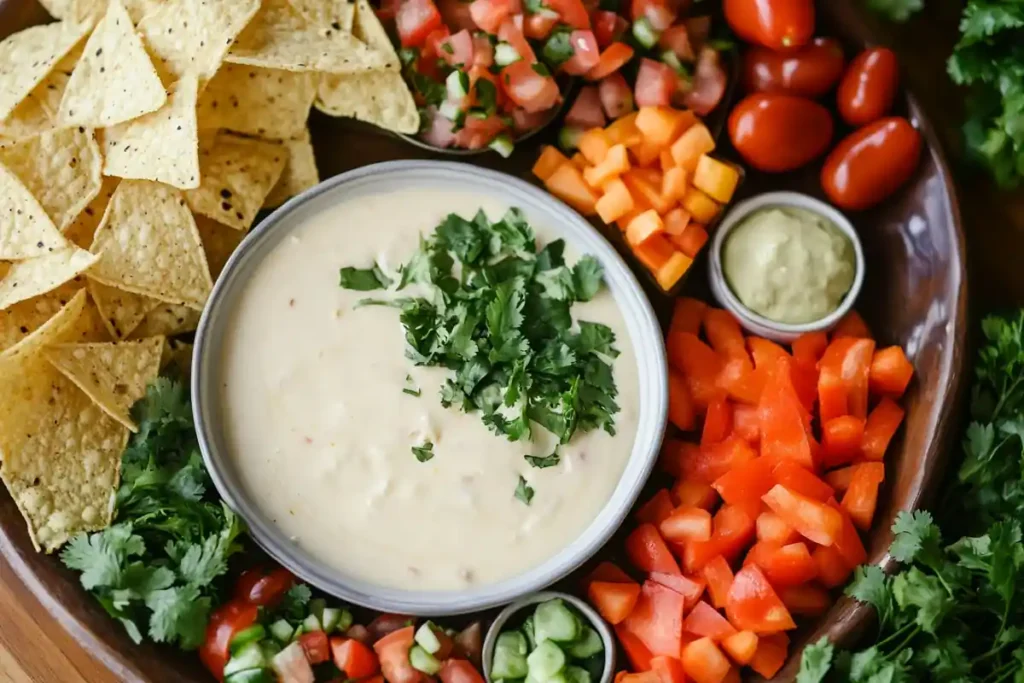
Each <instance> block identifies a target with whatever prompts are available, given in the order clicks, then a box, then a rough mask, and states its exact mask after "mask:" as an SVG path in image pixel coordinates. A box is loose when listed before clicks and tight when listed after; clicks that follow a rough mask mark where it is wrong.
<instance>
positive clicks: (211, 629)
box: [199, 600, 259, 680]
mask: <svg viewBox="0 0 1024 683" xmlns="http://www.w3.org/2000/svg"><path fill="white" fill-rule="evenodd" d="M258 618H259V607H257V606H256V605H254V604H252V603H251V602H245V601H241V600H232V601H230V602H227V603H225V604H223V605H221V606H220V607H218V608H217V609H216V610H214V611H213V613H212V614H211V615H210V621H209V622H208V623H207V625H206V636H205V638H204V639H203V644H202V645H201V646H200V647H199V659H200V660H201V661H202V662H203V666H205V667H206V670H207V671H209V672H210V673H211V674H213V676H214V677H216V678H217V679H218V680H223V678H224V665H225V664H227V663H228V659H230V658H231V650H230V646H231V639H232V638H234V637H235V634H236V633H238V632H239V631H244V630H245V629H247V628H249V627H250V626H252V625H253V624H255V623H256V620H257V619H258Z"/></svg>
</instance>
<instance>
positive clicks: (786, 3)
mask: <svg viewBox="0 0 1024 683" xmlns="http://www.w3.org/2000/svg"><path fill="white" fill-rule="evenodd" d="M722 7H723V9H724V10H725V20H726V21H728V22H729V26H731V27H732V30H733V31H735V32H736V35H738V36H739V37H740V38H742V39H743V40H745V41H747V42H748V43H757V44H758V45H763V46H765V47H768V48H771V49H773V50H785V49H789V48H796V47H801V46H803V45H806V44H807V43H808V42H810V40H811V36H813V35H814V0H724V2H723V3H722Z"/></svg>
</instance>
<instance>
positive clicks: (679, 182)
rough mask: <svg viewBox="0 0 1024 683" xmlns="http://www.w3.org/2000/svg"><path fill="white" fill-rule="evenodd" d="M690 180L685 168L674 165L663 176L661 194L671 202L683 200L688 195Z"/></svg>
mask: <svg viewBox="0 0 1024 683" xmlns="http://www.w3.org/2000/svg"><path fill="white" fill-rule="evenodd" d="M688 180H689V178H687V176H686V171H685V170H683V169H681V168H679V167H678V166H673V167H672V168H670V169H668V170H667V171H665V172H664V173H663V174H662V176H661V196H662V197H663V198H664V199H665V201H666V202H668V203H670V204H675V203H676V202H679V201H682V199H683V197H685V196H686V187H687V181H688Z"/></svg>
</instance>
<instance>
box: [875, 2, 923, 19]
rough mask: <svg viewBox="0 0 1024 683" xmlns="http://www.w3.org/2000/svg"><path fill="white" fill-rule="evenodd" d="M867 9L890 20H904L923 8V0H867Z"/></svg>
mask: <svg viewBox="0 0 1024 683" xmlns="http://www.w3.org/2000/svg"><path fill="white" fill-rule="evenodd" d="M867 6H868V9H870V10H871V11H873V12H877V13H878V14H881V15H883V16H885V17H886V18H887V19H889V20H890V21H900V22H902V21H906V20H907V19H909V18H910V17H911V15H913V14H915V13H917V12H920V11H921V10H922V9H924V0H867Z"/></svg>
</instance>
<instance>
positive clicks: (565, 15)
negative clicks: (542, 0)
mask: <svg viewBox="0 0 1024 683" xmlns="http://www.w3.org/2000/svg"><path fill="white" fill-rule="evenodd" d="M546 2H547V5H548V6H549V7H551V9H553V10H554V11H555V12H557V13H558V16H559V17H561V19H562V22H563V23H566V24H568V25H569V26H572V27H573V28H578V29H580V30H581V31H589V30H590V14H589V13H588V12H587V8H586V6H585V5H584V4H583V3H582V2H581V0H546Z"/></svg>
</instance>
